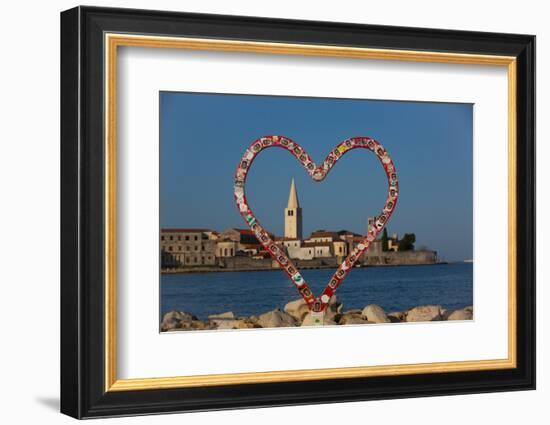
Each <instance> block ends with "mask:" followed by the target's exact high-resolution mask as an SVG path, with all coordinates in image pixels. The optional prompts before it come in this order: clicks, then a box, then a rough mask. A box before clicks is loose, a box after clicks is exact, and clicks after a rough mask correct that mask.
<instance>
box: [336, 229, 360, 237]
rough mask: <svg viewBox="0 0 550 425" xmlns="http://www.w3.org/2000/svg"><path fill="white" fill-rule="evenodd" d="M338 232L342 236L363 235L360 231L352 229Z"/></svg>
mask: <svg viewBox="0 0 550 425" xmlns="http://www.w3.org/2000/svg"><path fill="white" fill-rule="evenodd" d="M336 233H338V234H339V235H340V236H344V235H352V236H361V235H360V234H359V233H355V232H352V231H351V230H345V229H342V230H338V232H336Z"/></svg>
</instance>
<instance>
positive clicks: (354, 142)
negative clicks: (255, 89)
mask: <svg viewBox="0 0 550 425" xmlns="http://www.w3.org/2000/svg"><path fill="white" fill-rule="evenodd" d="M270 147H279V148H283V149H286V150H287V151H289V152H290V153H292V155H294V156H295V157H296V158H297V159H298V161H300V163H301V164H302V165H303V166H304V167H305V169H306V170H307V173H308V174H309V175H310V177H311V178H313V180H315V181H317V182H320V181H322V180H323V179H324V178H325V177H326V176H327V174H328V172H329V171H330V170H331V169H332V167H333V166H334V164H336V162H337V161H338V160H339V159H340V158H342V157H343V156H344V155H345V154H346V153H347V152H349V151H350V150H352V149H356V148H364V149H369V150H370V151H372V152H374V153H375V154H376V156H377V157H378V159H379V160H380V163H381V164H382V166H383V167H384V170H385V171H386V176H387V179H388V197H387V199H386V203H385V205H384V208H383V210H382V212H381V214H380V215H378V216H377V217H376V220H375V221H374V223H373V224H372V225H371V227H370V228H369V229H368V232H367V234H366V235H365V236H364V237H363V239H362V240H361V242H360V243H359V244H357V246H356V247H355V248H354V249H353V250H352V251H351V252H350V253H349V255H348V256H347V257H346V259H345V260H344V261H343V262H342V264H341V265H340V267H338V269H337V270H336V272H335V273H334V275H333V276H332V277H331V279H330V281H329V283H328V284H327V286H326V287H325V289H324V291H323V293H322V294H321V296H320V297H319V298H316V297H315V296H314V295H313V293H312V292H311V289H310V288H309V286H308V284H307V282H306V281H305V280H304V278H303V277H302V275H301V274H300V272H299V271H298V269H297V268H296V266H295V265H294V264H293V263H292V261H291V260H290V258H288V257H287V255H286V253H285V251H284V250H283V249H281V248H279V247H278V246H277V244H276V243H275V242H274V241H273V240H272V239H271V237H270V236H269V233H268V232H267V231H266V230H265V229H264V228H263V227H262V226H261V225H260V223H259V222H258V220H257V219H256V217H255V216H254V214H253V212H252V210H251V209H250V207H249V206H248V203H247V201H246V196H245V190H244V186H245V182H246V176H247V174H248V170H250V166H251V165H252V162H253V161H254V158H256V155H258V154H259V153H260V152H261V151H263V150H264V149H267V148H270ZM234 191H235V201H236V203H237V208H238V209H239V212H240V214H241V216H242V217H243V218H244V220H245V221H246V222H247V223H248V225H249V226H250V228H251V229H252V231H253V232H254V234H255V235H256V237H257V238H258V240H259V241H260V243H261V244H262V245H263V246H264V248H265V249H266V250H267V251H268V252H269V253H270V254H271V257H273V259H274V260H275V261H277V262H278V263H279V265H280V266H281V268H282V269H283V270H284V271H285V272H286V273H287V275H288V276H289V278H290V280H291V281H292V283H293V284H294V285H295V286H296V288H297V289H298V292H300V295H301V296H302V298H303V299H304V300H305V302H306V303H307V305H308V307H309V309H310V311H312V312H314V313H321V314H322V313H323V312H324V311H325V310H326V308H327V307H328V303H329V300H330V298H331V297H332V295H333V294H334V292H335V291H336V289H337V288H338V287H339V286H340V285H341V284H342V281H343V280H344V278H345V277H346V275H347V274H348V273H349V271H350V270H351V269H352V267H353V265H354V263H355V262H356V261H357V260H358V259H359V257H360V255H361V254H362V253H363V252H364V251H366V250H367V249H368V248H369V245H370V244H371V242H372V241H374V240H375V239H376V237H377V236H378V234H379V233H380V232H381V231H382V229H383V228H384V226H385V225H386V223H387V222H388V220H389V218H390V216H391V215H392V213H393V210H394V209H395V205H396V203H397V196H398V184H397V174H396V171H395V166H394V165H393V162H392V160H391V159H390V157H389V155H388V153H387V152H386V150H385V149H384V148H383V147H382V145H381V144H380V143H378V142H377V141H376V140H374V139H371V138H370V137H354V138H351V139H347V140H344V141H343V142H342V143H340V144H339V145H338V146H336V147H335V148H334V149H333V150H332V151H331V152H330V153H329V154H328V155H327V157H326V158H325V160H324V161H323V163H322V164H321V165H319V166H316V164H315V162H314V161H313V160H312V159H311V158H310V156H309V155H308V154H307V152H306V151H305V150H304V149H303V148H302V147H301V146H300V145H299V144H298V143H296V142H294V141H292V140H291V139H289V138H288V137H282V136H265V137H261V138H259V139H257V140H255V141H254V142H253V143H252V144H251V145H250V146H249V147H248V149H247V150H246V151H245V153H244V155H243V156H242V158H241V162H240V163H239V166H238V167H237V171H236V173H235V186H234Z"/></svg>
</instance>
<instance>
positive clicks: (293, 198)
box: [287, 179, 300, 208]
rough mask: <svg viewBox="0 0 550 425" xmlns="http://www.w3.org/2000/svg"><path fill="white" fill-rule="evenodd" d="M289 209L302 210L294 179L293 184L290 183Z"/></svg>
mask: <svg viewBox="0 0 550 425" xmlns="http://www.w3.org/2000/svg"><path fill="white" fill-rule="evenodd" d="M287 208H300V202H298V194H297V193H296V184H295V183H294V179H292V183H290V193H289V194H288V205H287Z"/></svg>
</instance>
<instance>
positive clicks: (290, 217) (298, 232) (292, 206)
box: [285, 179, 302, 240]
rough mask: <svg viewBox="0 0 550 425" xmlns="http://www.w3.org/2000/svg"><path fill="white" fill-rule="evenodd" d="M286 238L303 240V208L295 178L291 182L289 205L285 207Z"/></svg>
mask: <svg viewBox="0 0 550 425" xmlns="http://www.w3.org/2000/svg"><path fill="white" fill-rule="evenodd" d="M285 238H291V239H300V240H302V209H301V208H300V203H299V202H298V194H297V193H296V185H295V184H294V179H292V183H291V184H290V193H289V195H288V205H287V206H286V208H285Z"/></svg>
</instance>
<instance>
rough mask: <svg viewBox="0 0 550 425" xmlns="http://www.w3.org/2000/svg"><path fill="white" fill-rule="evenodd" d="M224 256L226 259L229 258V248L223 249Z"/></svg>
mask: <svg viewBox="0 0 550 425" xmlns="http://www.w3.org/2000/svg"><path fill="white" fill-rule="evenodd" d="M223 256H224V257H227V248H224V249H223Z"/></svg>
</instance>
